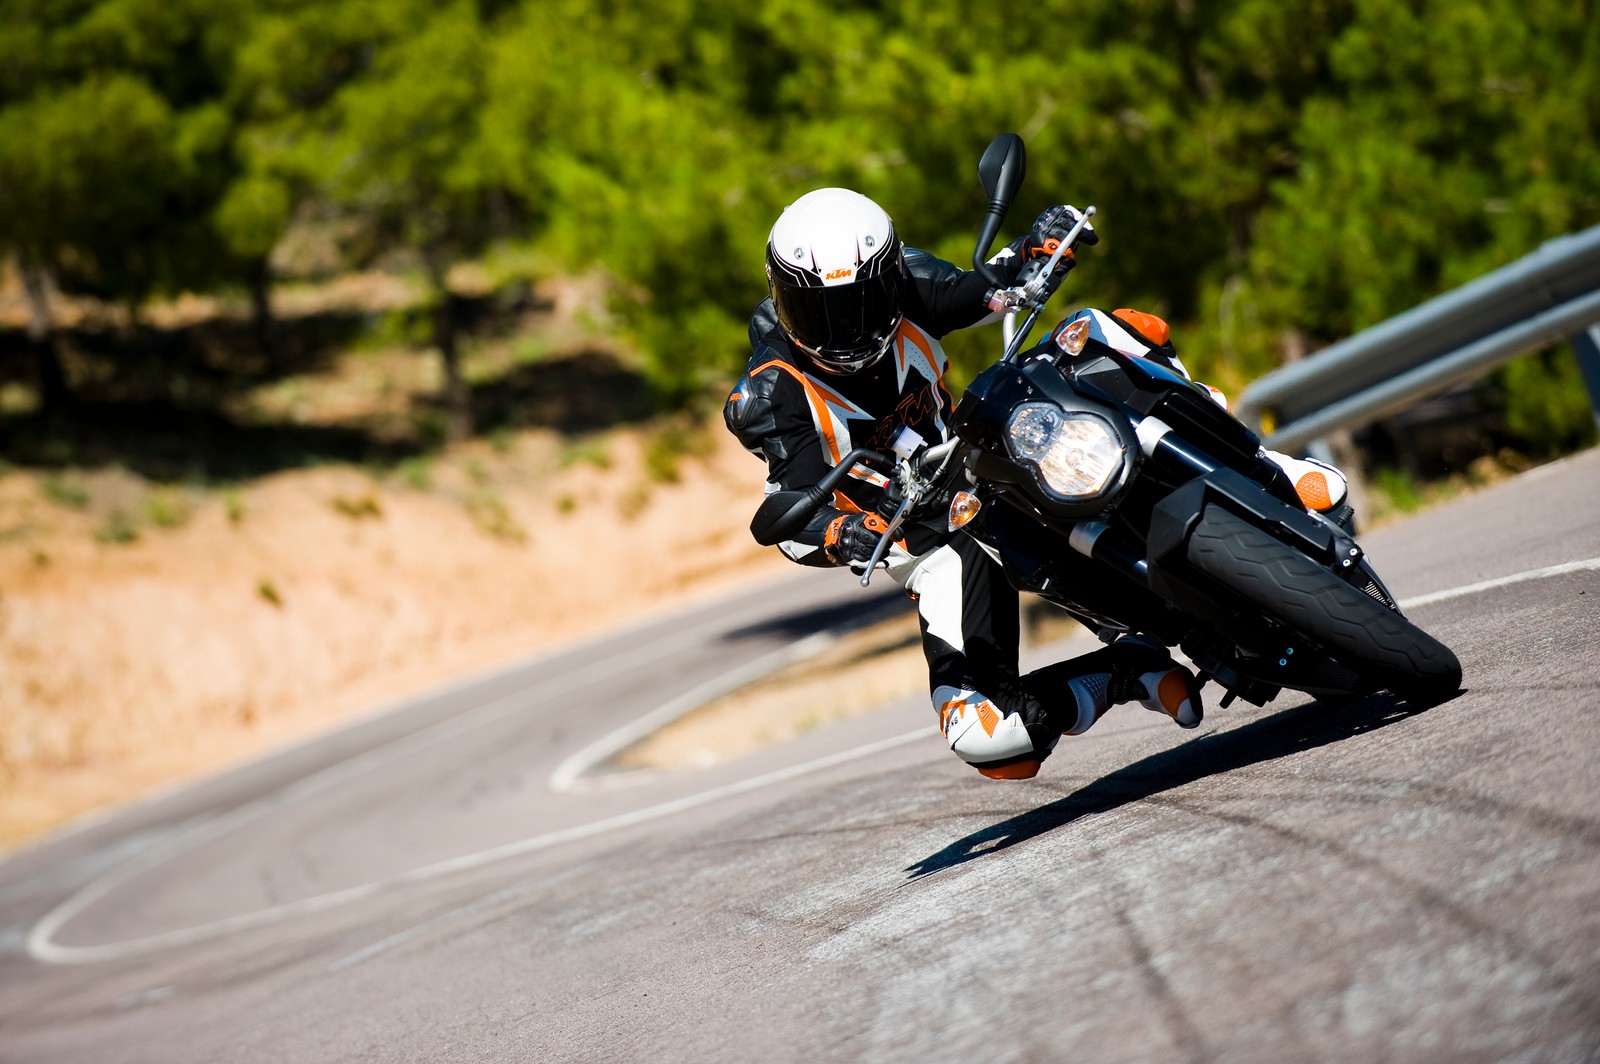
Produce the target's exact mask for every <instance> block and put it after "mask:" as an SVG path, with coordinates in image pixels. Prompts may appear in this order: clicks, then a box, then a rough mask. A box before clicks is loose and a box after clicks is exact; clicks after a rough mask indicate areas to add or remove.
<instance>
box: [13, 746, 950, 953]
mask: <svg viewBox="0 0 1600 1064" xmlns="http://www.w3.org/2000/svg"><path fill="white" fill-rule="evenodd" d="M933 733H934V729H933V726H932V725H931V724H930V725H929V726H928V727H926V728H918V729H917V730H916V731H911V732H906V733H904V734H902V735H897V736H894V737H892V738H889V739H884V740H881V741H879V742H876V743H870V744H868V745H866V746H860V747H856V748H854V749H851V750H845V751H842V752H840V753H837V754H830V755H828V756H826V757H819V758H817V759H815V760H813V761H807V762H804V763H803V764H799V765H791V766H790V767H789V768H784V769H778V770H776V771H773V772H768V773H765V774H763V775H760V776H754V777H751V778H750V779H746V780H739V781H737V782H734V783H729V784H726V785H725V786H722V787H714V788H712V789H711V790H709V791H702V792H700V793H699V794H691V795H688V796H687V797H684V798H677V799H674V800H672V801H670V802H661V803H659V804H657V805H652V806H647V807H645V808H643V809H636V810H634V811H632V812H630V813H620V814H618V815H617V816H613V817H607V818H606V819H604V820H596V821H594V822H592V823H589V824H580V825H578V826H577V827H572V828H564V829H562V830H560V831H552V832H548V833H546V834H544V835H535V836H533V837H532V838H527V839H521V840H519V841H517V842H513V843H508V844H506V845H504V846H496V847H494V848H493V849H488V850H481V851H479V852H478V853H471V854H466V855H464V856H461V857H453V858H450V859H449V860H445V861H437V862H435V863H433V864H430V865H425V866H423V867H421V868H414V869H412V870H411V871H409V872H403V873H401V874H400V875H397V876H391V877H389V878H388V879H382V880H378V881H375V882H372V883H364V884H362V885H361V886H359V887H350V888H348V889H346V890H340V891H334V892H333V893H330V894H320V895H318V896H316V897H314V898H305V899H302V900H301V901H297V902H290V903H288V904H285V905H277V906H273V907H272V908H270V909H258V910H256V911H255V912H250V913H242V914H240V915H238V916H230V917H227V918H226V919H222V920H216V921H213V922H211V923H207V924H197V925H195V926H193V927H184V928H179V929H177V930H175V931H165V932H162V933H161V934H156V935H147V936H145V937H143V938H135V939H128V940H125V941H122V942H111V943H107V944H105V945H100V946H62V945H58V944H57V943H55V942H54V941H53V938H54V935H55V933H56V931H58V930H59V929H60V928H61V927H62V926H63V925H64V924H65V923H66V922H67V921H68V920H70V919H72V918H73V917H74V916H76V915H77V914H78V913H79V912H81V911H82V910H83V909H84V908H85V907H87V906H88V905H89V904H91V903H92V902H94V901H95V900H96V899H98V898H99V897H100V896H102V895H103V894H104V893H106V891H107V890H109V889H110V887H111V886H115V885H116V884H115V882H113V883H109V884H107V885H105V886H104V887H101V888H100V889H95V887H96V886H98V885H92V886H91V887H90V888H87V889H85V890H84V891H82V892H81V893H79V894H78V895H76V896H75V897H73V898H71V899H69V900H68V901H67V902H66V903H64V904H63V905H61V906H59V907H58V908H56V909H55V910H54V911H53V912H51V913H50V914H48V915H47V916H46V917H45V918H44V919H42V920H40V921H39V923H38V924H36V925H35V926H34V929H33V932H32V933H31V934H30V935H29V936H28V952H29V953H30V954H31V955H32V956H33V957H34V959H35V960H38V961H42V962H44V963H46V964H86V963H90V962H93V961H105V960H113V959H116V958H119V957H127V956H130V955H134V954H138V953H144V952H146V951H148V950H153V949H159V948H162V947H167V946H178V945H184V944H187V943H191V942H198V941H200V940H202V939H207V938H212V937H214V936H217V935H221V934H225V933H228V932H232V931H241V930H244V929H246V928H250V927H259V926H261V925H263V924H269V923H275V922H277V921H279V920H282V919H285V918H287V917H291V916H299V915H302V914H305V913H313V912H320V911H322V910H324V909H331V908H333V907H335V906H338V905H345V904H348V903H349V902H352V901H358V900H360V899H363V898H368V897H371V896H372V895H374V894H376V893H378V892H379V891H381V890H385V889H387V888H390V887H394V886H399V885H402V884H407V883H420V882H422V881H424V880H430V879H437V878H439V877H440V876H444V875H449V874H451V873H453V872H463V871H468V870H471V869H475V868H481V867H483V866H485V865H489V864H493V863H495V862H497V861H504V860H507V859H509V858H512V857H520V856H522V855H524V854H529V853H534V852H536V851H538V850H545V849H549V848H550V847H552V846H559V845H561V844H562V843H567V842H576V841H578V840H579V839H587V838H592V837H594V836H596V835H602V834H605V833H606V832H609V831H616V830H618V829H620V828H627V827H633V826H635V825H637V824H644V823H648V822H650V821H652V820H659V819H661V818H663V817H668V816H672V815H673V814H675V813H681V812H683V811H685V810H688V809H693V808H695V807H697V806H701V805H707V804H709V803H711V802H715V801H718V800H719V799H722V798H729V797H732V796H734V795H738V794H745V793H747V792H750V791H755V790H760V789H761V788H763V787H769V786H772V785H774V784H777V783H783V782H785V781H787V780H792V779H796V778H798V777H800V776H805V775H808V774H810V773H812V772H818V771H821V770H822V769H826V768H832V767H834V766H835V765H843V764H847V763H848V762H851V761H855V760H857V759H859V758H863V757H871V756H872V755H874V754H879V753H882V752H884V751H885V750H890V749H893V748H894V747H897V746H904V745H906V744H907V743H910V742H913V741H916V740H926V739H927V738H928V737H929V736H930V735H932V734H933ZM121 878H125V877H118V879H119V880H120V879H121Z"/></svg>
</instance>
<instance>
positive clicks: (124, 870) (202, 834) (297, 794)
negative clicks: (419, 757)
mask: <svg viewBox="0 0 1600 1064" xmlns="http://www.w3.org/2000/svg"><path fill="white" fill-rule="evenodd" d="M1596 569H1600V558H1587V559H1584V560H1581V561H1575V562H1566V563H1563V564H1561V565H1552V566H1546V567H1544V568H1542V569H1533V570H1529V571H1527V572H1522V573H1515V574H1513V575H1511V576H1505V577H1499V578H1496V579H1493V580H1485V581H1481V582H1479V583H1475V584H1468V585H1465V586H1462V587H1458V588H1451V589H1448V590H1444V591H1436V592H1433V593H1431V594H1427V595H1419V596H1416V597H1413V598H1409V599H1405V600H1403V601H1402V602H1401V603H1400V605H1401V606H1402V607H1403V608H1407V609H1409V608H1414V607H1417V606H1424V605H1431V604H1433V603H1436V602H1444V601H1448V600H1450V599H1456V598H1462V597H1465V596H1468V595H1474V594H1480V593H1482V592H1485V591H1492V590H1496V589H1499V588H1502V587H1509V586H1511V585H1513V584H1519V583H1524V582H1527V581H1531V580H1539V579H1543V578H1546V577H1551V576H1559V575H1563V574H1566V573H1572V572H1581V571H1588V570H1596ZM813 638H814V637H813ZM679 643H680V640H669V641H668V643H667V644H663V646H665V647H668V648H670V650H671V651H672V652H675V651H676V649H677V645H678V644H679ZM668 652H669V651H668V650H664V649H662V647H657V648H654V649H653V650H652V651H650V652H647V653H644V654H637V653H634V654H630V655H628V658H627V667H633V666H636V665H638V664H642V663H644V662H646V661H653V660H657V659H659V658H662V657H665V656H667V653H668ZM763 660H764V659H763ZM736 671H738V670H736ZM596 673H604V674H605V675H607V676H615V675H616V665H615V664H614V663H612V661H611V659H602V660H601V661H598V662H594V663H591V664H590V665H589V666H587V667H585V668H583V669H580V670H578V671H577V672H576V673H573V674H572V675H570V676H568V677H565V678H564V683H563V686H565V685H566V684H570V683H572V682H574V681H576V680H580V679H585V680H586V679H588V678H589V677H591V676H594V675H595V674H596ZM716 684H717V681H713V682H712V684H708V685H706V686H707V687H708V688H709V687H712V686H715V685H716ZM528 697H529V695H528V694H527V693H520V694H516V695H511V696H508V697H506V698H502V699H499V700H497V701H495V702H491V703H489V704H487V705H485V706H483V707H481V708H480V709H478V710H474V711H472V712H471V713H468V714H466V715H464V716H463V717H461V718H457V719H456V720H452V721H446V722H442V723H441V724H439V725H437V726H435V727H433V728H430V729H426V730H425V731H423V732H420V733H417V734H415V735H412V736H408V737H406V738H405V739H401V740H398V741H396V742H394V743H390V744H388V745H386V746H383V747H379V748H378V749H376V750H373V751H369V752H368V753H366V754H361V755H357V756H356V757H353V758H350V759H349V760H347V761H344V762H341V763H340V764H338V765H334V766H331V767H330V768H328V769H326V770H324V771H323V772H320V773H317V774H315V775H313V776H309V777H307V778H306V779H304V780H301V781H299V782H298V783H295V784H292V785H290V786H289V787H286V788H284V789H283V790H282V791H279V792H278V793H277V794H276V795H274V796H272V797H270V798H266V799H261V800H260V801H258V802H255V803H251V804H250V805H247V806H244V807H241V808H240V809H238V810H235V811H234V812H233V813H229V814H224V815H223V816H220V817H218V818H216V819H215V820H212V821H208V822H206V823H205V824H202V825H200V826H198V827H197V828H195V829H193V830H192V831H191V832H188V833H185V834H184V835H183V836H181V837H180V838H179V839H177V840H175V841H174V842H173V843H171V844H163V845H160V846H157V847H156V848H155V851H156V852H155V853H153V854H148V853H147V854H145V855H142V856H141V857H138V858H134V859H132V860H130V861H129V862H128V863H127V864H125V865H123V866H121V867H119V868H117V869H115V870H113V871H111V872H109V873H107V874H106V875H104V876H102V877H101V878H100V879H98V880H95V881H94V882H91V883H90V884H88V885H87V886H86V887H84V888H83V889H82V890H80V891H79V892H78V893H76V894H74V895H73V896H72V897H70V898H68V899H67V900H66V901H64V902H63V903H62V904H61V905H59V906H57V907H56V908H55V909H53V910H52V911H51V912H49V913H48V914H46V915H45V916H44V917H43V918H42V919H41V920H40V921H39V922H38V923H37V924H35V925H34V927H33V929H32V931H31V932H30V933H29V935H28V940H27V948H28V953H29V954H30V955H31V956H32V957H33V958H34V959H35V960H38V961H40V962H43V963H46V964H85V963H90V962H94V961H103V960H111V959H115V958H119V957H126V956H130V955H134V954H138V953H143V952H146V951H149V950H153V949H159V948H163V947H168V946H176V945H183V944H186V943H191V942H196V941H200V940H202V939H207V938H212V937H214V936H217V935H221V934H226V933H228V932H232V931H239V930H243V929H246V928H250V927H257V926H261V925H263V924H268V923H273V922H276V921H279V920H283V919H286V918H288V917H291V916H297V915H300V914H304V913H313V912H318V911H321V910H324V909H330V908H333V907H335V906H339V905H344V904H348V903H350V902H353V901H358V900H360V899H363V898H367V897H371V896H372V895H374V894H376V893H378V892H379V891H381V890H385V889H388V888H390V887H394V886H398V885H402V884H407V883H416V882H421V881H424V880H429V879H435V878H438V877H440V876H444V875H448V874H450V873H454V872H461V871H466V870H470V869H476V868H481V867H483V866H485V865H489V864H493V863H495V862H497V861H503V860H507V859H509V858H513V857H519V856H522V855H524V854H529V853H533V852H536V851H538V850H544V849H548V848H550V847H553V846H558V845H561V844H562V843H567V842H575V841H577V840H580V839H586V838H592V837H594V836H596V835H601V834H604V833H606V832H610V831H615V830H619V829H621V828H626V827H632V826H635V825H638V824H643V823H647V822H649V821H652V820H658V819H661V818H664V817H668V816H672V815H673V814H676V813H680V812H683V811H685V810H688V809H693V808H695V807H697V806H701V805H706V804H709V803H711V802H715V801H718V800H720V799H722V798H728V797H732V796H734V795H739V794H745V793H748V792H750V791H755V790H760V789H761V788H763V787H768V786H771V785H774V784H777V783H782V782H784V781H787V780H791V779H795V778H797V777H800V776H804V775H807V774H809V773H812V772H817V771H820V770H822V769H826V768H831V767H833V766H836V765H842V764H846V763H848V762H850V761H854V760H857V759H859V758H863V757H869V756H871V755H873V754H877V753H880V752H882V751H885V750H889V749H892V748H894V747H897V746H903V745H905V744H907V743H911V742H915V741H917V740H921V739H926V738H927V737H928V736H929V735H930V733H931V732H932V730H933V729H932V727H931V725H930V726H929V727H928V728H918V729H917V730H915V731H911V732H906V733H904V734H902V735H898V736H894V737H893V738H889V739H884V740H882V741H880V742H877V743H872V744H869V745H867V746H863V747H857V748H855V749H852V750H846V751H843V752H841V753H837V754H832V755H829V756H827V757H821V758H817V759H815V760H813V761H808V762H805V763H803V764H800V765H794V766H791V767H789V768H786V769H779V770H777V771H774V772H769V773H765V774H764V775H761V776H755V777H752V778H750V779H746V780H740V781H737V782H735V783H730V784H727V785H725V786H722V787H716V788H713V789H711V790H708V791H703V792H701V793H699V794H694V795H689V796H687V797H684V798H678V799H675V800H672V801H668V802H662V803H658V804H656V805H653V806H647V807H645V808H643V809H637V810H634V811H632V812H629V813H622V814H619V815H617V816H613V817H607V818H606V819H603V820H597V821H594V822H592V823H589V824H582V825H579V826H577V827H572V828H566V829H563V830H560V831H553V832H548V833H546V834H544V835H536V836H533V837H531V838H527V839H522V840H519V841H517V842H513V843H508V844H506V845H504V846H498V847H494V848H492V849H488V850H482V851H479V852H477V853H472V854H466V855H464V856H461V857H455V858H450V859H448V860H445V861H438V862H435V863H433V864H430V865H425V866H423V867H421V868H415V869H412V870H411V871H409V872H404V873H402V874H400V875H397V876H391V877H389V878H387V879H382V880H377V881H374V882H372V883H366V884H362V885H361V886H357V887H351V888H348V889H346V890H340V891H334V892H332V893H329V894H322V895H318V896H316V897H312V898H305V899H302V900H300V901H297V902H290V903H288V904H285V905H278V906H273V907H271V908H267V909H259V910H256V911H255V912H250V913H242V914H240V915H238V916H233V917H228V918H225V919H222V920H216V921H213V922H211V923H206V924H198V925H195V926H193V927H187V928H179V929H177V930H174V931H167V932H163V933H160V934H156V935H148V936H145V937H143V938H136V939H128V940H125V941H122V942H112V943H106V944H103V945H99V946H63V945H59V944H57V943H56V942H55V941H54V937H55V934H56V932H57V931H59V930H60V929H61V928H62V927H64V926H65V925H66V924H67V923H68V921H70V920H71V919H72V918H73V917H75V916H77V915H78V914H79V913H81V912H83V911H84V910H85V909H87V908H88V907H89V906H90V905H92V904H93V903H94V902H95V901H97V900H99V899H100V898H102V897H104V896H105V895H106V894H108V893H110V891H111V890H112V889H114V888H115V887H116V886H118V885H120V884H121V883H123V882H125V881H127V880H128V879H131V878H132V877H133V876H134V875H136V874H138V873H139V872H142V871H145V870H147V869H149V868H153V867H155V866H157V865H158V864H160V863H161V862H162V861H164V860H166V859H168V858H170V857H171V856H173V855H175V854H177V853H180V852H184V851H186V850H188V849H192V848H193V847H194V846H196V845H198V844H200V843H202V842H204V841H207V840H209V839H211V838H215V837H218V836H220V835H222V834H224V833H226V832H227V831H230V830H232V829H233V828H235V827H237V826H238V825H239V824H241V823H243V822H245V821H247V820H250V819H254V818H255V817H257V816H260V815H263V814H264V813H266V812H268V811H270V810H272V809H275V808H277V807H279V806H281V805H284V804H286V803H288V802H291V801H296V800H298V799H301V798H304V797H307V796H308V795H311V794H315V793H317V792H319V791H323V790H326V789H328V788H329V787H331V786H333V785H334V784H335V783H338V782H342V781H344V780H345V779H348V778H349V777H351V776H353V775H356V774H359V773H361V772H366V771H370V770H371V769H373V768H375V767H377V766H378V765H381V764H384V763H386V762H388V761H391V760H394V759H395V758H397V757H400V756H404V755H405V754H408V753H411V752H412V751H413V750H414V749H417V748H420V747H422V746H426V745H430V744H432V743H436V742H439V741H441V740H443V739H445V738H449V737H451V736H454V735H457V734H459V733H461V732H463V731H466V730H468V729H469V728H472V727H477V726H480V725H481V724H483V723H486V722H488V721H490V720H493V719H498V718H499V717H501V716H504V715H505V714H506V713H509V712H514V711H515V710H516V709H520V708H523V707H524V705H525V703H526V700H527V699H528ZM666 708H668V707H663V709H666ZM680 712H681V711H680ZM661 713H662V711H661V710H657V711H655V713H654V714H652V716H657V715H660V714H661ZM627 730H628V729H623V730H622V731H619V732H614V733H612V735H610V736H608V737H607V738H606V739H605V740H602V742H600V743H595V744H592V745H591V746H590V747H588V748H586V751H589V752H593V751H597V750H600V749H601V748H602V747H604V746H605V745H607V744H608V743H612V744H614V743H615V742H616V741H617V737H618V736H619V735H621V734H623V732H624V731H627ZM624 745H625V744H624ZM619 748H620V747H619ZM604 756H606V755H605V754H604V753H602V754H601V755H600V756H599V757H596V758H594V760H593V761H591V762H590V764H591V765H592V764H593V763H595V761H598V760H601V759H603V757H604ZM576 759H577V755H574V758H571V759H568V762H566V763H564V764H563V766H562V767H563V768H566V767H567V766H568V765H570V764H574V763H576ZM559 771H560V770H559V769H558V772H559ZM575 780H576V776H575V775H573V776H571V778H570V779H568V780H567V781H566V782H567V783H568V785H569V786H570V784H571V783H572V782H573V781H575ZM180 844H181V845H180ZM403 935H404V933H402V937H403ZM377 945H378V946H379V947H383V943H379V944H377ZM385 948H386V947H385ZM379 951H380V952H381V949H380V950H379ZM351 956H352V957H355V958H357V959H356V960H352V961H351V963H358V961H359V960H360V959H365V957H364V956H359V957H358V955H356V954H352V955H351ZM336 963H337V962H336Z"/></svg>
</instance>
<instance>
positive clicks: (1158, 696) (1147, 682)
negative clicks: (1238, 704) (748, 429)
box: [1111, 635, 1205, 728]
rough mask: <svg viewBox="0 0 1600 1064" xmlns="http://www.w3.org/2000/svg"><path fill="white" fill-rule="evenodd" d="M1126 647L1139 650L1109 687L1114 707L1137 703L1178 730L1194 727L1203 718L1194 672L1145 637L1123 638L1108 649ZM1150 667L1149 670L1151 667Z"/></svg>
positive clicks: (1132, 636)
mask: <svg viewBox="0 0 1600 1064" xmlns="http://www.w3.org/2000/svg"><path fill="white" fill-rule="evenodd" d="M1122 647H1127V648H1129V649H1137V650H1138V651H1140V653H1139V654H1138V656H1137V657H1130V658H1129V659H1128V660H1127V663H1126V664H1123V665H1122V666H1121V669H1120V672H1119V673H1118V674H1117V675H1118V679H1119V680H1120V684H1116V683H1114V684H1113V690H1112V691H1111V697H1112V698H1113V699H1114V700H1115V701H1114V702H1113V704H1114V705H1120V704H1121V703H1123V702H1138V703H1139V704H1140V705H1141V706H1143V707H1144V708H1145V709H1148V710H1153V711H1154V712H1156V713H1165V714H1166V715H1167V716H1169V717H1171V718H1172V719H1173V721H1175V722H1176V723H1177V725H1178V727H1180V728H1197V727H1199V726H1200V722H1201V721H1202V720H1203V719H1205V706H1204V705H1203V704H1202V702H1201V700H1200V680H1199V678H1198V677H1196V676H1195V674H1194V673H1192V672H1190V671H1189V670H1188V669H1186V668H1184V667H1183V666H1182V665H1179V664H1178V663H1177V662H1175V661H1173V660H1172V655H1171V654H1169V653H1168V652H1167V648H1166V647H1164V646H1162V645H1161V644H1160V643H1158V642H1156V641H1155V640H1154V639H1151V638H1150V637H1149V636H1140V635H1129V636H1123V637H1122V638H1121V639H1119V640H1117V641H1116V642H1115V643H1113V644H1112V649H1118V648H1122ZM1152 666H1153V667H1152Z"/></svg>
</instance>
